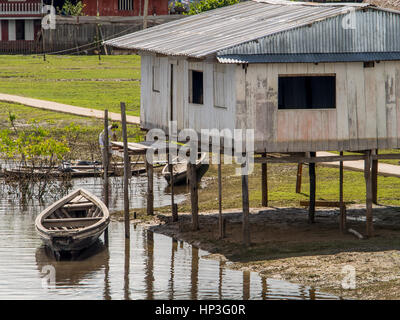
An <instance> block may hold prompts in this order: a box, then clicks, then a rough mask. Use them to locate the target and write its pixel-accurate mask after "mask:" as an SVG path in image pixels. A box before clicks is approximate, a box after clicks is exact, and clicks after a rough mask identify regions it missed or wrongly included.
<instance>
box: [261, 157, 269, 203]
mask: <svg viewBox="0 0 400 320" xmlns="http://www.w3.org/2000/svg"><path fill="white" fill-rule="evenodd" d="M262 156H263V158H266V157H267V153H266V152H264V153H263V154H262ZM267 170H268V168H267V163H266V162H265V163H262V164H261V205H262V206H263V207H268V171H267Z"/></svg>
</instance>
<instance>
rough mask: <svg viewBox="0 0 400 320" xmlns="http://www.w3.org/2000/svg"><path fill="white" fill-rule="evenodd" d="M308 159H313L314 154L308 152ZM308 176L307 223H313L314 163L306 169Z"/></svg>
mask: <svg viewBox="0 0 400 320" xmlns="http://www.w3.org/2000/svg"><path fill="white" fill-rule="evenodd" d="M310 157H315V152H310ZM308 174H309V176H310V206H309V207H308V223H314V222H315V187H316V183H315V163H310V164H309V168H308Z"/></svg>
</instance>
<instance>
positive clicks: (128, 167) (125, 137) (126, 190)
mask: <svg viewBox="0 0 400 320" xmlns="http://www.w3.org/2000/svg"><path fill="white" fill-rule="evenodd" d="M121 121H122V140H123V143H124V222H125V238H126V239H129V237H130V224H129V177H130V175H131V162H130V159H129V153H128V130H127V128H126V107H125V103H124V102H121Z"/></svg>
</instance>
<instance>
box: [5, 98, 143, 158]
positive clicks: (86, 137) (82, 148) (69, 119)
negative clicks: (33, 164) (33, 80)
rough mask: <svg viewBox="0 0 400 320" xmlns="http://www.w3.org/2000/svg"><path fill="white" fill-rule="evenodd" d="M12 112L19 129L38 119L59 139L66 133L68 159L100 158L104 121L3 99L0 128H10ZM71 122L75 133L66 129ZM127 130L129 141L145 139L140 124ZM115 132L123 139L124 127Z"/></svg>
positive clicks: (128, 126) (38, 121) (130, 126)
mask: <svg viewBox="0 0 400 320" xmlns="http://www.w3.org/2000/svg"><path fill="white" fill-rule="evenodd" d="M9 113H11V114H13V115H15V116H16V121H15V123H16V126H17V128H18V127H20V128H26V126H27V125H29V124H30V123H32V121H35V122H36V123H38V124H40V125H42V126H44V127H46V128H49V129H50V132H51V136H52V137H54V138H56V139H57V138H61V137H63V136H66V137H69V138H70V139H68V143H69V147H70V149H71V152H70V154H68V155H67V159H91V158H92V157H93V158H94V159H96V160H101V152H100V148H99V144H98V136H99V134H100V132H101V131H102V130H103V129H104V123H103V120H100V119H95V118H86V117H80V116H75V115H70V114H66V113H59V112H54V111H48V110H42V109H38V108H32V107H27V106H23V105H19V104H12V103H6V102H0V127H1V129H0V130H2V129H6V128H11V125H10V121H9ZM71 125H74V126H75V127H76V130H75V131H74V132H70V131H69V130H68V129H66V127H70V126H71ZM127 130H128V140H129V141H132V142H138V141H143V136H142V135H143V132H142V131H141V130H140V128H139V126H138V125H127ZM116 134H117V140H119V141H121V140H122V128H121V126H119V128H118V129H117V130H116Z"/></svg>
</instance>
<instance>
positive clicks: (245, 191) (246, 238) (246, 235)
mask: <svg viewBox="0 0 400 320" xmlns="http://www.w3.org/2000/svg"><path fill="white" fill-rule="evenodd" d="M245 166H246V164H242V203H243V221H242V229H243V230H242V231H243V244H244V245H245V246H249V245H250V228H249V213H250V209H249V176H248V175H247V172H245V170H246V169H244V168H245Z"/></svg>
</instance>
